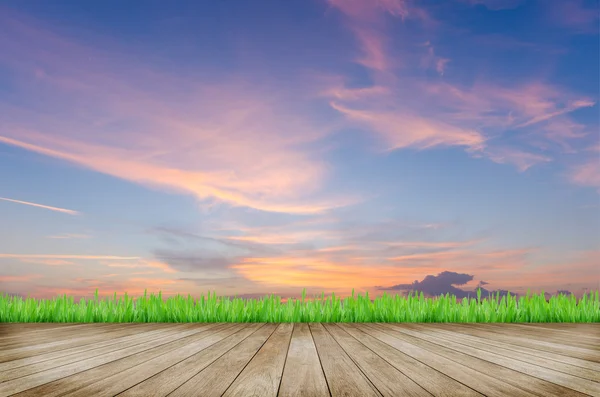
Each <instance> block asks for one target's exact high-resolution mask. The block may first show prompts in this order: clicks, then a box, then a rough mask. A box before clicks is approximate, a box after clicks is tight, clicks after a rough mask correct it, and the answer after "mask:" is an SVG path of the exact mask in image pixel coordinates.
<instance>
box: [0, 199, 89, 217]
mask: <svg viewBox="0 0 600 397" xmlns="http://www.w3.org/2000/svg"><path fill="white" fill-rule="evenodd" d="M0 200H3V201H10V202H11V203H17V204H23V205H29V206H32V207H37V208H43V209H46V210H50V211H56V212H63V213H65V214H69V215H79V214H80V213H79V212H77V211H73V210H68V209H64V208H58V207H51V206H49V205H43V204H37V203H31V202H29V201H21V200H14V199H9V198H6V197H0Z"/></svg>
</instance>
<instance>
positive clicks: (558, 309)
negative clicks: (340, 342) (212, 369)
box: [0, 290, 600, 323]
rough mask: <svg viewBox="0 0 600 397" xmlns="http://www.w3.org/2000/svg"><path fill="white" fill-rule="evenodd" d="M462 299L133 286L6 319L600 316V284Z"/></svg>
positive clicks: (18, 311) (20, 308)
mask: <svg viewBox="0 0 600 397" xmlns="http://www.w3.org/2000/svg"><path fill="white" fill-rule="evenodd" d="M477 292H478V293H477V298H471V299H462V300H458V299H457V298H456V297H455V296H451V295H444V296H440V297H437V298H425V297H424V296H423V294H422V293H421V295H417V294H414V295H413V294H411V295H409V296H408V297H401V296H398V295H395V296H390V295H387V294H384V295H382V296H380V297H377V298H375V299H373V300H371V299H370V298H369V294H368V293H367V294H366V295H364V296H361V295H360V294H359V295H357V296H355V295H354V291H352V296H351V297H348V298H345V299H340V298H339V297H336V296H335V294H332V295H331V296H330V297H327V298H325V296H324V294H322V295H321V296H320V297H314V299H308V300H307V299H306V294H305V292H303V294H302V298H301V299H290V300H288V301H287V302H286V303H282V302H281V298H280V297H278V296H265V297H264V298H262V299H239V298H233V299H228V298H219V297H217V296H216V295H215V294H212V295H211V294H210V293H209V294H208V296H207V297H204V295H202V296H201V297H200V299H198V300H194V299H193V298H192V297H191V296H189V295H188V297H187V298H186V297H183V296H180V295H177V296H175V297H170V298H168V299H163V297H162V294H161V293H159V294H158V295H154V294H151V295H150V296H147V295H146V293H145V292H144V296H143V297H141V298H139V299H132V298H130V297H129V296H127V294H125V295H124V296H123V297H119V298H118V299H117V295H116V293H115V294H114V296H113V298H112V299H108V298H107V299H99V298H98V291H97V290H96V294H95V298H94V299H90V300H85V299H81V300H80V302H79V303H75V301H74V299H73V298H72V297H70V298H69V297H67V296H66V295H65V296H62V297H58V298H55V299H51V300H43V299H42V300H36V299H33V298H27V299H22V298H20V297H9V296H8V295H4V294H2V295H0V322H4V323H6V322H63V323H64V322H66V323H90V322H165V323H173V322H419V323H427V322H453V323H466V322H469V323H486V322H493V323H514V322H518V323H527V322H532V323H539V322H577V323H592V322H600V298H599V292H598V291H595V292H590V293H589V294H585V295H584V296H583V297H582V298H581V299H579V300H577V298H576V297H575V296H574V295H571V296H566V295H562V294H561V295H557V296H552V297H551V298H550V299H549V301H546V299H545V298H544V295H543V292H542V293H541V294H539V295H532V296H530V295H529V292H528V293H527V295H526V296H523V297H520V298H519V299H518V300H517V299H516V298H515V297H514V296H512V295H509V296H508V297H502V298H500V297H499V295H496V296H494V297H492V298H489V299H481V291H479V290H478V291H477Z"/></svg>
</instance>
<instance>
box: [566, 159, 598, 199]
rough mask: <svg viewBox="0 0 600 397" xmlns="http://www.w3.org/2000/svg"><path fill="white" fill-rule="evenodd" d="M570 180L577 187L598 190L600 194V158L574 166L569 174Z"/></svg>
mask: <svg viewBox="0 0 600 397" xmlns="http://www.w3.org/2000/svg"><path fill="white" fill-rule="evenodd" d="M569 179H570V180H571V182H572V183H574V184H576V185H580V186H586V187H594V188H597V189H598V193H600V156H595V157H592V158H591V159H589V160H587V161H586V162H584V163H581V164H579V165H576V166H573V167H572V168H571V171H570V173H569Z"/></svg>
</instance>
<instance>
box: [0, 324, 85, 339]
mask: <svg viewBox="0 0 600 397" xmlns="http://www.w3.org/2000/svg"><path fill="white" fill-rule="evenodd" d="M91 324H93V323H85V324H81V323H0V326H1V327H2V328H1V329H0V342H2V341H3V340H4V339H5V338H6V339H9V338H14V337H17V336H18V335H24V334H31V335H35V334H38V335H39V334H43V333H44V332H51V331H53V330H55V329H63V330H65V329H69V328H85V327H86V326H89V325H91Z"/></svg>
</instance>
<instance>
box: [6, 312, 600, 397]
mask: <svg viewBox="0 0 600 397" xmlns="http://www.w3.org/2000/svg"><path fill="white" fill-rule="evenodd" d="M0 328H1V331H2V332H0V397H4V396H20V397H25V396H47V397H52V396H55V397H58V396H120V397H126V396H127V397H131V396H171V397H175V396H244V397H246V396H257V397H269V396H273V397H275V396H285V397H291V396H297V397H301V396H303V397H313V396H314V397H321V396H357V397H363V396H390V397H394V396H413V397H417V396H418V397H421V396H423V397H428V396H444V397H454V396H479V397H481V396H498V397H501V396H515V397H517V396H523V397H530V396H531V397H533V396H539V397H548V396H572V397H579V396H595V397H600V324H598V323H596V324H423V323H421V324H407V323H395V324H382V323H375V324H369V323H365V324H339V323H338V324H321V323H311V324H299V323H297V324H290V323H283V324H240V323H236V324H227V323H219V324H160V323H155V324H10V323H3V324H0Z"/></svg>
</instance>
